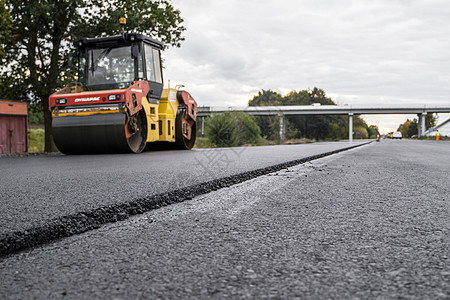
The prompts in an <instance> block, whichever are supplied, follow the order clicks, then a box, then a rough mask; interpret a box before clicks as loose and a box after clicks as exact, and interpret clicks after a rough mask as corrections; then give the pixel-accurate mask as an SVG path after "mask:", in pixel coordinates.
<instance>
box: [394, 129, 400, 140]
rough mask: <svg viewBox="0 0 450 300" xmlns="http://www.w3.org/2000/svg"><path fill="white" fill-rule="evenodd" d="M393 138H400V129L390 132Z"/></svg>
mask: <svg viewBox="0 0 450 300" xmlns="http://www.w3.org/2000/svg"><path fill="white" fill-rule="evenodd" d="M392 138H393V139H400V140H401V139H402V133H401V132H400V131H396V132H394V133H393V134H392Z"/></svg>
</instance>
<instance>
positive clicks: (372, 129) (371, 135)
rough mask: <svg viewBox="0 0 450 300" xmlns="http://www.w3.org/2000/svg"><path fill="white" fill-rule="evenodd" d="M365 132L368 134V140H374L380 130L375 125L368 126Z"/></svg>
mask: <svg viewBox="0 0 450 300" xmlns="http://www.w3.org/2000/svg"><path fill="white" fill-rule="evenodd" d="M367 132H368V134H369V138H370V139H373V138H376V137H377V134H380V130H379V129H378V126H377V125H370V126H369V127H368V128H367Z"/></svg>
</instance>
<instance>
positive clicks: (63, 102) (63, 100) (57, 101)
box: [55, 98, 67, 104]
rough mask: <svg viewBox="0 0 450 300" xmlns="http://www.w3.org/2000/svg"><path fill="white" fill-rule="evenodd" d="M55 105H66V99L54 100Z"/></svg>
mask: <svg viewBox="0 0 450 300" xmlns="http://www.w3.org/2000/svg"><path fill="white" fill-rule="evenodd" d="M55 102H56V104H67V99H66V98H62V99H56V101H55Z"/></svg>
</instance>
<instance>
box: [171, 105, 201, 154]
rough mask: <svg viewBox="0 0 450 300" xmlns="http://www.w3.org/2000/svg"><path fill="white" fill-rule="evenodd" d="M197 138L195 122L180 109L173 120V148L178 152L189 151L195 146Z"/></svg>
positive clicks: (183, 109) (184, 110)
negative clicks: (178, 150)
mask: <svg viewBox="0 0 450 300" xmlns="http://www.w3.org/2000/svg"><path fill="white" fill-rule="evenodd" d="M196 137H197V125H196V122H195V121H194V120H192V119H190V118H189V116H188V114H187V112H186V109H185V108H180V109H178V112H177V118H176V120H175V147H176V149H180V150H190V149H192V148H193V147H194V145H195V139H196Z"/></svg>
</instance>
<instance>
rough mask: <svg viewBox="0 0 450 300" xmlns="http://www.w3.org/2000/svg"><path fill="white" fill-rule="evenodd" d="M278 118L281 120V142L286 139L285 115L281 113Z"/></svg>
mask: <svg viewBox="0 0 450 300" xmlns="http://www.w3.org/2000/svg"><path fill="white" fill-rule="evenodd" d="M278 117H279V118H280V141H283V140H284V139H285V132H286V130H285V124H284V114H282V113H279V114H278Z"/></svg>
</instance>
